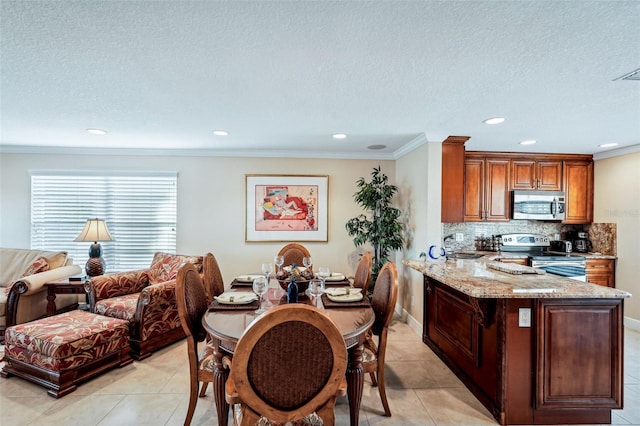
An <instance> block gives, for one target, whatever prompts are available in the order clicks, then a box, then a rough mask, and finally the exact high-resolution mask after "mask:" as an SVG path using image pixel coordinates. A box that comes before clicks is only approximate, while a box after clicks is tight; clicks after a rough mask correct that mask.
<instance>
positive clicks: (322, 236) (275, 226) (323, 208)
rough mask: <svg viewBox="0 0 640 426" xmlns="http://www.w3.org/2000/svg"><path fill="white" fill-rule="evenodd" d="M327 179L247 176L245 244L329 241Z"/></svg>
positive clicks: (320, 176) (317, 176)
mask: <svg viewBox="0 0 640 426" xmlns="http://www.w3.org/2000/svg"><path fill="white" fill-rule="evenodd" d="M328 190H329V176H327V175H254V174H249V175H245V192H246V221H245V223H246V225H245V226H246V228H245V241H247V242H258V241H278V242H288V241H301V242H304V241H325V242H326V241H328V228H329V226H328V211H329V208H328V207H329V206H328Z"/></svg>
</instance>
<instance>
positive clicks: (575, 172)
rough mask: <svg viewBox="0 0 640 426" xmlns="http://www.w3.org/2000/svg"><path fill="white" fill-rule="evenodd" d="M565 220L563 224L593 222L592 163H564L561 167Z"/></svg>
mask: <svg viewBox="0 0 640 426" xmlns="http://www.w3.org/2000/svg"><path fill="white" fill-rule="evenodd" d="M563 169H564V170H563V174H564V193H565V203H566V204H565V211H566V215H565V220H564V221H563V223H591V222H592V221H593V161H565V162H564V167H563Z"/></svg>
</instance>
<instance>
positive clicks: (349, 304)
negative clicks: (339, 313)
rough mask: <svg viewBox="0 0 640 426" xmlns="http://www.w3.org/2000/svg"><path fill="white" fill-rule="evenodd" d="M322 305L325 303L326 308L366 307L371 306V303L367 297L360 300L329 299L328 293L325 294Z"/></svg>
mask: <svg viewBox="0 0 640 426" xmlns="http://www.w3.org/2000/svg"><path fill="white" fill-rule="evenodd" d="M322 305H324V307H325V308H366V307H368V306H371V303H369V299H368V298H367V297H363V298H362V300H358V301H357V302H334V301H332V300H331V299H329V298H328V297H327V295H326V294H323V295H322Z"/></svg>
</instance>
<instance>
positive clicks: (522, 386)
mask: <svg viewBox="0 0 640 426" xmlns="http://www.w3.org/2000/svg"><path fill="white" fill-rule="evenodd" d="M403 263H404V264H405V265H406V266H408V267H410V268H412V269H414V270H416V271H418V272H420V273H422V274H423V276H424V318H423V336H422V339H423V341H424V343H426V344H427V345H428V346H429V347H430V348H431V349H432V350H433V351H434V352H435V353H436V354H437V355H438V356H439V357H440V358H441V359H442V360H443V361H444V362H445V363H446V364H447V365H448V366H449V368H451V370H452V371H453V372H454V373H455V374H456V375H457V376H458V377H459V378H460V380H462V382H463V383H464V384H465V385H466V386H467V387H468V388H469V390H471V391H472V392H473V393H474V395H475V396H476V398H478V400H479V401H480V402H481V403H482V404H484V405H485V407H487V409H488V410H489V411H490V412H491V413H492V414H493V416H494V417H495V418H496V420H497V421H498V422H499V423H500V424H503V425H508V424H577V423H580V424H605V423H606V424H609V423H611V410H612V409H617V408H622V403H623V371H622V366H623V327H622V320H623V301H624V299H625V298H627V297H631V295H630V294H629V293H627V292H625V291H621V290H617V289H614V288H609V287H604V286H599V285H594V284H585V283H582V282H578V281H574V280H570V279H568V278H562V277H558V276H554V275H550V274H544V273H540V271H537V272H536V271H535V270H533V269H532V268H528V267H526V266H520V265H509V264H501V262H497V261H496V259H494V258H492V257H483V258H480V259H476V260H460V259H458V260H447V261H446V262H421V261H413V260H405V261H403ZM507 265H508V266H507ZM499 269H502V271H501V270H499Z"/></svg>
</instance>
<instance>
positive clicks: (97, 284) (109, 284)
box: [85, 252, 204, 360]
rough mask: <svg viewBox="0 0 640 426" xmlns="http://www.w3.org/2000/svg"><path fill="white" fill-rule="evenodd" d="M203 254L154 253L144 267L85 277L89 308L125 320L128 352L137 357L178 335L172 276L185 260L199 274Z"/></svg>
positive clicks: (174, 339) (178, 319) (159, 346)
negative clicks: (87, 279)
mask: <svg viewBox="0 0 640 426" xmlns="http://www.w3.org/2000/svg"><path fill="white" fill-rule="evenodd" d="M203 261H204V257H203V256H185V255H174V254H167V253H161V252H158V253H155V255H154V257H153V261H152V262H151V266H150V267H149V268H147V269H140V270H136V271H128V272H120V273H115V274H109V275H101V276H97V277H93V278H91V279H90V280H89V281H87V283H86V284H85V285H86V290H87V294H88V295H89V306H90V309H91V312H93V313H96V314H100V315H105V316H109V317H113V318H120V319H126V320H127V321H129V329H130V340H129V341H130V344H131V355H132V356H133V358H135V359H137V360H141V359H144V358H147V357H149V356H150V355H151V354H152V352H153V351H154V350H157V349H159V348H162V347H164V346H167V345H169V344H171V343H173V342H175V341H177V340H180V339H182V338H183V337H184V336H185V334H184V331H183V329H182V325H181V324H180V318H179V316H178V308H177V305H176V293H175V288H176V276H177V274H178V270H179V269H180V267H181V266H182V265H183V264H185V263H193V264H194V265H195V266H196V269H197V270H198V272H200V273H201V274H203V271H204V268H203Z"/></svg>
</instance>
